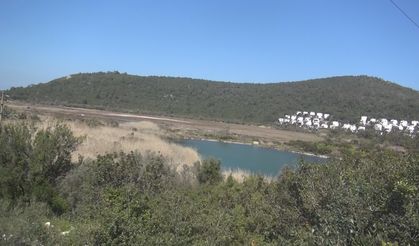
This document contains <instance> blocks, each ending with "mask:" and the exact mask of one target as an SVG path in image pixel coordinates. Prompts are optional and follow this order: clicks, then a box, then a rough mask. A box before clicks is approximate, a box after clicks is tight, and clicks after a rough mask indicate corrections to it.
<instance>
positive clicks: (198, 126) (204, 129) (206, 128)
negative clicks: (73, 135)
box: [8, 102, 322, 145]
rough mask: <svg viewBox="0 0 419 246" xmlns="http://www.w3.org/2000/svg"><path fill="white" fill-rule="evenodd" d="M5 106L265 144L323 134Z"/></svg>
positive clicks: (82, 110)
mask: <svg viewBox="0 0 419 246" xmlns="http://www.w3.org/2000/svg"><path fill="white" fill-rule="evenodd" d="M8 106H9V107H11V108H13V109H15V110H19V111H26V112H33V113H38V114H46V115H52V116H61V117H69V118H98V119H105V120H115V121H120V122H127V121H143V120H147V121H153V122H155V123H157V124H158V125H160V126H161V127H163V128H165V129H167V130H169V131H171V132H173V133H176V134H178V135H182V136H186V137H191V136H192V137H193V136H195V137H209V138H210V137H211V136H213V137H214V138H221V137H226V136H227V137H231V138H232V139H237V140H239V141H244V142H251V141H255V140H256V141H260V142H262V143H263V142H264V143H266V144H268V145H269V143H285V142H288V141H290V140H302V141H320V140H322V137H320V136H319V135H316V134H314V133H305V132H294V131H290V130H279V129H275V128H272V127H265V126H255V125H242V124H232V123H225V122H216V121H207V120H195V119H181V118H173V117H159V116H151V115H136V114H127V113H118V112H111V111H105V110H96V109H86V108H74V107H61V106H45V105H29V104H25V103H21V102H12V103H10V104H8Z"/></svg>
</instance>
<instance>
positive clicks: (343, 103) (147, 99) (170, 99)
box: [7, 72, 419, 123]
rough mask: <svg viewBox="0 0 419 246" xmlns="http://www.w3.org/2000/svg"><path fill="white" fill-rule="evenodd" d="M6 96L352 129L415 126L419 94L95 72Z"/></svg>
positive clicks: (346, 79) (369, 80) (317, 82)
mask: <svg viewBox="0 0 419 246" xmlns="http://www.w3.org/2000/svg"><path fill="white" fill-rule="evenodd" d="M7 93H8V94H9V95H10V96H11V98H12V99H16V100H22V101H27V102H33V103H43V104H56V105H72V106H82V107H96V108H105V109H113V110H121V111H129V112H136V113H137V112H138V113H139V112H141V113H152V114H163V115H176V116H183V117H193V118H204V119H215V120H225V121H235V122H245V123H247V122H253V123H269V122H273V121H275V120H276V119H277V118H278V117H279V116H281V115H283V114H285V113H292V112H295V111H297V110H305V111H316V112H326V113H330V114H332V115H334V118H335V119H339V120H352V121H354V120H358V119H359V117H360V116H361V115H368V116H371V117H387V118H398V119H407V120H409V119H419V92H417V91H415V90H412V89H408V88H404V87H401V86H399V85H396V84H394V83H390V82H387V81H384V80H381V79H378V78H374V77H368V76H342V77H331V78H324V79H314V80H306V81H301V82H284V83H270V84H249V83H229V82H214V81H208V80H198V79H190V78H174V77H156V76H150V77H144V76H135V75H128V74H120V73H118V72H108V73H103V72H99V73H84V74H75V75H72V76H68V77H63V78H59V79H56V80H53V81H51V82H48V83H44V84H37V85H32V86H29V87H26V88H21V87H20V88H11V89H10V90H9V91H8V92H7Z"/></svg>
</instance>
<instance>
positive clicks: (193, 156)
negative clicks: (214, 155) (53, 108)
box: [39, 118, 200, 170]
mask: <svg viewBox="0 0 419 246" xmlns="http://www.w3.org/2000/svg"><path fill="white" fill-rule="evenodd" d="M54 121H55V119H53V118H43V119H42V120H41V121H40V123H39V127H40V128H45V127H48V126H51V125H53V123H54ZM64 123H65V124H66V125H68V126H69V127H70V128H71V130H72V131H73V133H74V135H75V136H77V137H84V140H83V142H82V144H81V145H80V146H79V147H78V148H77V150H76V151H75V152H74V153H73V159H74V160H77V159H78V156H79V155H80V156H83V157H84V158H92V159H93V158H95V157H96V156H97V155H98V154H105V153H112V152H121V151H123V152H130V151H138V152H140V153H141V154H146V153H147V152H156V153H159V154H161V155H163V156H164V157H165V158H166V159H167V160H168V161H169V162H170V163H171V164H172V165H173V166H174V167H175V168H176V169H177V170H179V169H180V168H181V167H182V166H183V165H188V166H191V165H193V163H195V162H197V161H200V157H199V154H198V152H197V151H196V150H194V149H192V148H189V147H184V146H181V145H179V144H175V143H170V142H168V141H166V140H165V139H164V136H165V131H164V130H162V129H160V128H159V127H158V126H157V125H156V124H154V123H152V122H147V121H138V122H127V123H122V124H119V126H118V127H111V126H106V125H99V126H95V127H91V126H89V125H88V124H86V123H85V122H82V121H64Z"/></svg>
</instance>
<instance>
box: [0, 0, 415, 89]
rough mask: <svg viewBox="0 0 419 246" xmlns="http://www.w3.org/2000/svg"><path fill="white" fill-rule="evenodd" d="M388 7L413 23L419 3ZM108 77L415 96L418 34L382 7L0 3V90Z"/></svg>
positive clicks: (192, 0)
mask: <svg viewBox="0 0 419 246" xmlns="http://www.w3.org/2000/svg"><path fill="white" fill-rule="evenodd" d="M394 1H395V2H396V3H398V5H399V6H400V7H401V8H403V9H404V10H405V11H406V12H407V13H408V14H409V15H410V16H411V17H412V18H413V19H414V20H416V22H419V1H417V0H394ZM114 70H118V71H120V72H127V73H130V74H138V75H167V76H185V77H193V78H203V79H211V80H223V81H234V82H281V81H295V80H303V79H309V78H320V77H328V76H336V75H361V74H362V75H371V76H377V77H380V78H383V79H386V80H390V81H394V82H396V83H399V84H401V85H404V86H408V87H412V88H415V89H416V90H419V29H418V28H416V27H415V26H414V25H413V24H412V23H411V22H409V20H408V19H407V18H406V17H404V16H403V15H402V14H401V13H400V12H399V11H398V10H397V9H396V8H395V7H394V6H393V5H392V4H391V2H390V1H388V0H368V1H365V0H351V1H343V0H316V1H312V0H306V1H302V0H287V1H281V0H273V1H264V0H258V1H257V0H254V1H244V0H211V1H209V0H208V1H202V0H188V1H186V0H185V1H182V0H180V1H175V0H167V1H159V0H150V1H140V0H138V1H124V0H120V1H116V0H115V1H88V0H80V1H65V0H52V1H43V0H37V1H27V0H1V1H0V88H3V89H4V88H9V87H11V86H21V85H28V84H32V83H38V82H47V81H49V80H52V79H54V78H57V77H61V76H65V75H68V74H72V73H78V72H96V71H114Z"/></svg>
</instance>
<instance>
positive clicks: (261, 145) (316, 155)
mask: <svg viewBox="0 0 419 246" xmlns="http://www.w3.org/2000/svg"><path fill="white" fill-rule="evenodd" d="M183 139H184V140H202V141H209V142H220V143H230V144H242V145H249V146H256V147H262V148H267V149H274V150H279V151H288V152H291V153H294V154H300V155H307V156H313V157H318V158H323V159H330V158H331V157H330V156H327V155H318V154H314V153H309V152H302V151H296V150H290V149H282V148H278V147H274V146H271V145H265V144H261V143H260V142H259V143H258V144H253V143H249V142H239V141H232V140H220V139H213V138H202V137H184V138H183Z"/></svg>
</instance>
